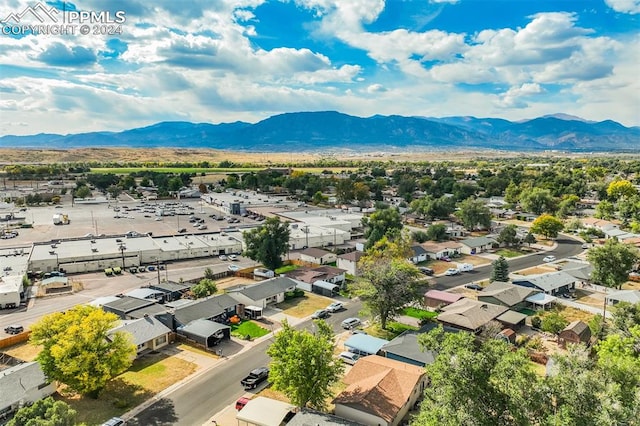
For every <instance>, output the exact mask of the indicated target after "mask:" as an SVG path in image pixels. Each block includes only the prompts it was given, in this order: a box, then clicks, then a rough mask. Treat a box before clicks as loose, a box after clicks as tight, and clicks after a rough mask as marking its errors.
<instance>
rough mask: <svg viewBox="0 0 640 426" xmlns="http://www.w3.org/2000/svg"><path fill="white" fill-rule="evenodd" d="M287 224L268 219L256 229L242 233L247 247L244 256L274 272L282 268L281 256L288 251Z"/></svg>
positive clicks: (276, 219) (288, 232) (278, 219)
mask: <svg viewBox="0 0 640 426" xmlns="http://www.w3.org/2000/svg"><path fill="white" fill-rule="evenodd" d="M289 234H290V230H289V223H288V222H280V218H278V217H270V218H267V220H266V221H265V222H264V224H263V225H261V226H259V227H258V228H254V229H252V230H250V231H245V232H244V233H243V236H244V242H245V244H246V246H247V249H246V251H245V256H247V257H248V258H250V259H253V260H255V261H256V262H260V263H262V264H263V265H264V266H265V267H267V268H269V269H272V270H276V269H277V268H279V267H281V266H282V256H283V255H285V254H286V253H287V251H289Z"/></svg>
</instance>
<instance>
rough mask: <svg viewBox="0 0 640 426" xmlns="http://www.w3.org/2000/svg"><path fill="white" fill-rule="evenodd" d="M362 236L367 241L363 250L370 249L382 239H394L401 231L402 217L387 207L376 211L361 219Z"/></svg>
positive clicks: (395, 210)
mask: <svg viewBox="0 0 640 426" xmlns="http://www.w3.org/2000/svg"><path fill="white" fill-rule="evenodd" d="M362 225H363V226H364V229H365V230H364V236H365V238H366V239H367V243H366V244H365V248H370V247H373V246H374V245H375V243H377V242H378V241H380V240H381V239H382V238H383V237H385V236H386V237H389V238H395V237H396V236H398V235H399V232H400V230H401V229H402V217H400V212H398V210H397V209H394V208H391V207H388V208H384V209H378V210H376V211H375V212H373V213H371V216H369V217H363V218H362Z"/></svg>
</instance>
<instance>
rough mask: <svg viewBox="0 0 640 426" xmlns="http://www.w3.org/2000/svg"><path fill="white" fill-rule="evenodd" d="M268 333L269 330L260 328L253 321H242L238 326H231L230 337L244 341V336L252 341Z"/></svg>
mask: <svg viewBox="0 0 640 426" xmlns="http://www.w3.org/2000/svg"><path fill="white" fill-rule="evenodd" d="M269 333H270V331H269V330H267V329H266V328H263V327H260V326H259V325H258V324H256V323H255V322H253V321H242V323H240V324H232V325H231V335H232V336H234V337H238V338H240V339H244V338H245V337H246V336H249V338H250V340H253V339H257V338H258V337H262V336H265V335H267V334H269Z"/></svg>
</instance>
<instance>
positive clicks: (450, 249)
mask: <svg viewBox="0 0 640 426" xmlns="http://www.w3.org/2000/svg"><path fill="white" fill-rule="evenodd" d="M421 246H422V248H423V249H424V250H425V251H426V252H427V256H429V258H430V259H442V258H443V257H445V256H454V255H458V254H460V250H461V249H462V244H460V243H457V242H455V241H443V242H441V243H434V242H433V241H429V242H426V243H422V244H421Z"/></svg>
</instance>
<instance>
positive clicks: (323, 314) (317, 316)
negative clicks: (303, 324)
mask: <svg viewBox="0 0 640 426" xmlns="http://www.w3.org/2000/svg"><path fill="white" fill-rule="evenodd" d="M328 316H329V311H327V310H326V309H318V310H317V311H315V312H314V313H312V314H311V318H313V319H322V318H327V317H328Z"/></svg>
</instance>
